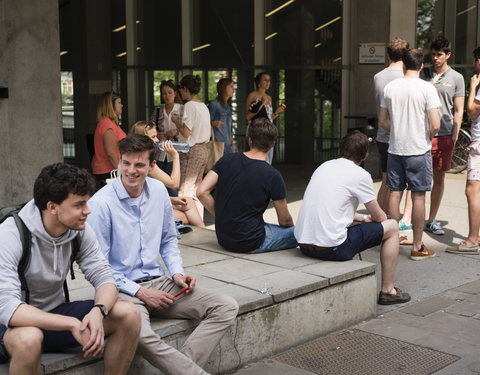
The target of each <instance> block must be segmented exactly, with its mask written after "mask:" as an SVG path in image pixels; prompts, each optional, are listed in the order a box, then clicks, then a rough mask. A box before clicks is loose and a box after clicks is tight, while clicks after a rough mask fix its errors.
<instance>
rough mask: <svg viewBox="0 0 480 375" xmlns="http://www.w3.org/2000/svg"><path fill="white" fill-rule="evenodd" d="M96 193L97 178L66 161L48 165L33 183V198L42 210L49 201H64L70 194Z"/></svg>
mask: <svg viewBox="0 0 480 375" xmlns="http://www.w3.org/2000/svg"><path fill="white" fill-rule="evenodd" d="M93 193H95V179H94V178H93V177H92V175H91V174H90V173H88V172H87V171H86V170H85V169H80V168H78V167H76V166H74V165H71V164H66V163H55V164H51V165H47V166H46V167H44V168H43V169H42V171H41V172H40V174H39V175H38V177H37V179H36V180H35V183H34V185H33V199H34V201H35V204H36V205H37V207H38V208H39V209H40V210H44V209H46V208H47V203H48V202H53V203H56V204H60V203H62V202H63V201H64V200H65V199H67V198H68V195H69V194H78V195H89V196H92V195H93Z"/></svg>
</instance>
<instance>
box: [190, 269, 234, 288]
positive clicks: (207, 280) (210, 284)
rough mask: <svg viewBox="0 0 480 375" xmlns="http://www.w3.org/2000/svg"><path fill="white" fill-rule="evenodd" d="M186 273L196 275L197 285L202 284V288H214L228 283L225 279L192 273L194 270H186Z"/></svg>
mask: <svg viewBox="0 0 480 375" xmlns="http://www.w3.org/2000/svg"><path fill="white" fill-rule="evenodd" d="M186 273H187V274H189V275H193V276H195V277H196V279H197V286H200V287H202V288H207V289H214V288H219V287H221V286H223V285H226V284H227V283H225V282H224V281H221V280H217V279H213V278H211V277H208V276H204V275H201V274H195V273H192V272H186Z"/></svg>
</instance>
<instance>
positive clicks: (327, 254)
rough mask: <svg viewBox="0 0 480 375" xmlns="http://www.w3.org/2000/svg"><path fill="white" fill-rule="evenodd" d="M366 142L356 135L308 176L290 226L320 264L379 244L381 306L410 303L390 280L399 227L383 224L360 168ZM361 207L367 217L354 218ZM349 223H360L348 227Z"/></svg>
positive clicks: (368, 181) (370, 183)
mask: <svg viewBox="0 0 480 375" xmlns="http://www.w3.org/2000/svg"><path fill="white" fill-rule="evenodd" d="M368 147H369V143H368V138H367V136H366V135H365V134H363V133H360V132H358V131H354V132H352V133H349V134H347V135H346V136H345V137H343V138H342V140H341V142H340V149H339V156H340V157H339V158H338V159H334V160H330V161H327V162H325V163H323V164H322V165H321V166H320V167H318V168H317V170H316V171H315V172H314V173H313V175H312V178H311V179H310V182H309V184H308V186H307V190H306V191H305V195H304V197H303V203H302V207H301V209H300V214H299V216H298V222H297V225H296V227H295V237H296V238H297V241H298V243H299V245H300V250H301V251H302V252H303V253H304V254H305V255H308V256H311V257H313V258H317V259H322V260H333V261H344V260H350V259H352V258H353V257H354V256H355V254H357V253H359V252H361V251H363V250H366V249H369V248H371V247H374V246H377V245H380V244H381V249H380V262H381V265H382V285H381V290H380V294H379V297H378V303H379V304H381V305H392V304H396V303H404V302H408V301H410V295H409V294H408V293H405V292H402V291H401V290H400V289H398V288H395V287H394V285H393V280H394V276H395V267H396V264H397V257H398V252H399V242H398V241H399V240H398V223H397V222H396V221H395V220H391V219H390V220H388V219H387V215H386V214H385V212H383V211H382V209H381V208H380V206H379V204H378V202H377V200H376V197H375V193H374V191H373V181H372V177H371V176H370V174H369V173H368V172H367V171H365V170H364V169H363V168H361V167H360V166H359V165H360V163H361V162H362V161H364V160H365V159H366V158H367V154H368ZM359 203H363V204H364V205H365V207H366V209H367V210H368V212H369V213H370V215H360V214H358V213H355V211H356V209H357V207H358V204H359ZM352 221H357V222H361V224H359V225H353V226H352V225H351V224H352Z"/></svg>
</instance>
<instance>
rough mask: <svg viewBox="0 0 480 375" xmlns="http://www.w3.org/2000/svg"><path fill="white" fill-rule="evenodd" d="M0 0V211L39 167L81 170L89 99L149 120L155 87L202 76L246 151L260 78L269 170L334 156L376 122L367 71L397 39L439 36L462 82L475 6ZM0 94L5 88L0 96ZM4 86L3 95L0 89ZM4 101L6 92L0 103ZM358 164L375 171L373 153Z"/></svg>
mask: <svg viewBox="0 0 480 375" xmlns="http://www.w3.org/2000/svg"><path fill="white" fill-rule="evenodd" d="M38 3H39V2H36V1H33V0H17V1H14V2H12V1H8V0H0V93H3V94H2V95H0V139H1V143H2V146H1V149H0V154H1V156H2V157H1V158H0V163H1V167H2V170H3V171H4V172H5V171H6V178H4V179H2V180H1V182H0V205H6V204H11V203H15V202H21V201H23V200H25V199H27V198H29V197H30V196H31V190H32V188H31V187H32V182H33V180H34V178H35V177H36V176H37V175H38V173H39V170H40V168H41V167H43V166H44V165H46V164H48V163H51V162H53V161H61V160H66V161H68V162H71V163H75V164H77V165H79V166H82V167H85V168H89V165H90V153H89V151H88V139H89V136H90V135H91V134H93V132H94V130H95V126H96V120H95V114H96V106H97V102H98V100H99V97H100V96H101V95H102V94H103V93H104V92H106V91H110V90H112V89H113V90H114V91H117V92H118V93H119V94H120V95H121V97H122V101H123V103H124V104H125V107H124V113H123V115H122V127H123V128H124V130H126V131H127V130H128V128H129V126H130V125H132V124H133V123H135V122H136V121H139V120H144V119H148V118H149V117H150V114H151V113H152V111H153V109H154V108H155V106H157V105H158V104H159V101H160V98H159V84H160V81H161V80H163V79H173V80H175V81H179V80H180V78H181V77H182V76H183V75H184V74H190V73H193V74H198V75H200V76H201V78H202V82H203V88H202V91H201V95H200V97H201V99H202V100H204V101H205V102H208V101H210V100H213V99H214V98H215V96H216V92H215V85H216V81H217V80H218V79H219V78H220V77H222V76H229V77H232V78H233V79H234V80H235V82H236V94H235V97H234V102H233V105H234V113H235V117H234V132H235V140H236V143H237V145H238V149H240V150H242V149H244V148H245V128H246V122H245V98H246V96H247V94H248V93H249V92H250V91H251V90H253V89H254V82H253V78H254V76H255V74H256V73H258V72H260V71H267V72H269V73H270V75H271V77H272V87H271V90H270V94H271V96H272V98H273V104H274V107H275V108H276V107H277V106H278V105H280V104H282V103H283V104H286V105H287V110H286V111H285V112H284V113H283V114H282V115H281V116H280V117H279V119H278V120H277V126H278V129H279V140H278V142H277V145H276V150H275V161H274V162H275V163H287V164H298V165H302V164H319V163H321V162H323V161H325V160H328V159H330V158H333V157H335V155H336V152H337V146H338V141H339V139H340V138H341V136H342V135H343V134H345V133H346V132H347V131H348V130H350V129H354V128H361V129H364V128H365V126H366V124H367V121H369V122H370V123H371V124H372V125H373V126H375V120H374V119H375V105H374V96H373V88H372V78H373V75H374V74H375V73H376V72H377V71H379V70H381V69H383V68H384V67H385V65H386V64H387V63H388V61H387V60H388V59H387V58H386V53H385V44H386V43H387V42H388V41H389V40H390V39H391V38H393V37H396V36H399V37H402V38H404V39H406V40H408V41H409V42H410V44H411V45H412V46H415V45H419V46H421V47H425V48H428V44H429V40H431V39H432V38H433V37H434V36H436V35H438V34H439V33H443V34H445V35H446V36H447V38H449V39H450V40H451V41H452V42H453V44H454V54H453V55H454V56H453V58H454V61H451V63H452V65H453V66H454V67H456V68H457V69H459V70H460V71H461V72H462V73H463V74H465V75H468V74H471V70H469V69H470V65H471V61H470V60H471V57H470V54H471V51H472V50H473V48H474V47H475V46H476V45H477V41H478V35H479V31H478V30H479V23H478V13H479V1H477V0H418V1H416V0H328V1H317V0H281V1H280V0H241V1H240V0H178V1H166V0H101V1H97V0H95V1H94V0H44V1H42V2H41V4H38ZM1 87H4V88H5V89H1ZM5 92H7V94H4V93H5ZM4 96H7V97H4ZM367 168H368V169H369V170H371V171H372V172H373V174H374V175H375V174H376V171H378V165H377V161H376V159H375V158H374V157H373V158H371V159H370V161H369V164H367Z"/></svg>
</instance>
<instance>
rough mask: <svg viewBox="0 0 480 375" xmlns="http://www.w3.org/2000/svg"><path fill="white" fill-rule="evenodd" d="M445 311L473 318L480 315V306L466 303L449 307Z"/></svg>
mask: <svg viewBox="0 0 480 375" xmlns="http://www.w3.org/2000/svg"><path fill="white" fill-rule="evenodd" d="M445 311H447V312H449V313H451V314H457V315H462V316H469V317H472V316H474V315H476V314H478V313H480V304H479V303H472V302H466V301H464V302H459V303H457V304H455V305H452V306H450V307H448V308H447V309H446V310H445Z"/></svg>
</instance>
